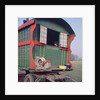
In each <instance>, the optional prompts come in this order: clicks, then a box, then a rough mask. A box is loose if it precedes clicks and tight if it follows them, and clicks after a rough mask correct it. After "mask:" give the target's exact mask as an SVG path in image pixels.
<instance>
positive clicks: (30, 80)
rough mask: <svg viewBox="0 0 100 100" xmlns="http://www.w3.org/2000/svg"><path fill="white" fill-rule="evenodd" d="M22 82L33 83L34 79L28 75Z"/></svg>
mask: <svg viewBox="0 0 100 100" xmlns="http://www.w3.org/2000/svg"><path fill="white" fill-rule="evenodd" d="M24 82H34V77H33V76H32V75H30V74H27V75H26V76H25V78H24Z"/></svg>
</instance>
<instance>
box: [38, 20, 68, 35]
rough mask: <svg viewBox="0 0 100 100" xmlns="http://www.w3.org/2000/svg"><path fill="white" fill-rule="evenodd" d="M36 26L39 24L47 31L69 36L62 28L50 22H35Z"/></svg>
mask: <svg viewBox="0 0 100 100" xmlns="http://www.w3.org/2000/svg"><path fill="white" fill-rule="evenodd" d="M37 24H40V25H43V26H45V27H47V28H49V29H52V30H55V31H58V32H62V33H66V34H69V33H68V32H67V31H66V30H65V28H64V27H62V26H61V25H58V24H57V23H55V22H51V21H47V20H46V21H45V20H43V19H42V20H41V19H40V20H39V19H38V20H37Z"/></svg>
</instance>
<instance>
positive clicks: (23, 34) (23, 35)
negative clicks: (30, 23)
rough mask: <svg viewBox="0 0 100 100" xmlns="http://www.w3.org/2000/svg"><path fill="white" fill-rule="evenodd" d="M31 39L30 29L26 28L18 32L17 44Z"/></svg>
mask: <svg viewBox="0 0 100 100" xmlns="http://www.w3.org/2000/svg"><path fill="white" fill-rule="evenodd" d="M30 39H31V27H26V28H24V29H22V30H19V31H18V43H20V42H25V41H28V40H30Z"/></svg>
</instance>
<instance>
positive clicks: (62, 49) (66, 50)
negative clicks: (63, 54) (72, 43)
mask: <svg viewBox="0 0 100 100" xmlns="http://www.w3.org/2000/svg"><path fill="white" fill-rule="evenodd" d="M60 49H61V50H65V51H67V50H68V49H67V48H61V47H60Z"/></svg>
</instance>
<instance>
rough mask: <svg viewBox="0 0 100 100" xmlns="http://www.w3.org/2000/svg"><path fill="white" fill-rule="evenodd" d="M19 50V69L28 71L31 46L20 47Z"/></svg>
mask: <svg viewBox="0 0 100 100" xmlns="http://www.w3.org/2000/svg"><path fill="white" fill-rule="evenodd" d="M18 49H19V51H18V54H19V55H18V61H19V65H18V67H19V69H28V68H29V67H30V45H25V46H20V47H18ZM25 58H26V59H25Z"/></svg>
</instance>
